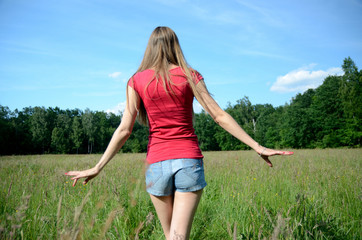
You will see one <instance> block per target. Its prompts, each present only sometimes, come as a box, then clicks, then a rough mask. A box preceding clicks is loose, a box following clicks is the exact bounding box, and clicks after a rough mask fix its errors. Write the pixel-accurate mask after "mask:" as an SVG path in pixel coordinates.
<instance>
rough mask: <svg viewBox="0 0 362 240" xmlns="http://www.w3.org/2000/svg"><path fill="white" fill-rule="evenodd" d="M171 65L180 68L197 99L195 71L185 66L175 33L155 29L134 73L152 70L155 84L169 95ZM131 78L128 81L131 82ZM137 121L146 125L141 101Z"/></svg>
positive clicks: (169, 29)
mask: <svg viewBox="0 0 362 240" xmlns="http://www.w3.org/2000/svg"><path fill="white" fill-rule="evenodd" d="M171 64H173V65H177V66H179V67H181V69H182V71H183V73H184V74H185V76H186V78H187V82H188V83H189V85H190V87H191V89H192V91H193V93H194V96H196V97H197V98H198V97H199V94H198V92H197V91H196V85H195V81H194V78H195V70H193V69H192V68H190V67H189V65H188V64H187V62H186V59H185V57H184V55H183V53H182V50H181V46H180V43H179V41H178V38H177V35H176V33H175V32H174V31H173V30H172V29H171V28H169V27H157V28H155V30H153V32H152V34H151V36H150V39H149V40H148V44H147V47H146V51H145V54H144V56H143V60H142V62H141V65H140V66H139V68H138V69H137V71H136V73H138V72H142V71H144V70H146V69H153V70H154V72H155V74H154V79H155V80H156V81H157V82H159V81H161V83H162V85H163V88H164V89H165V91H166V92H167V93H169V90H168V89H170V91H171V93H173V90H172V85H173V83H172V81H171V79H170V73H169V71H168V70H169V66H170V65H171ZM136 73H135V74H136ZM133 76H134V75H133ZM133 76H132V78H131V79H130V81H133ZM149 83H150V82H149ZM149 83H148V84H149ZM147 86H148V85H147ZM147 86H146V87H147ZM127 98H128V94H127ZM127 102H128V101H127ZM127 107H128V106H127ZM137 119H138V121H139V122H140V123H142V124H145V125H146V124H147V113H146V109H145V107H144V105H143V102H142V100H141V104H140V109H139V111H138V116H137Z"/></svg>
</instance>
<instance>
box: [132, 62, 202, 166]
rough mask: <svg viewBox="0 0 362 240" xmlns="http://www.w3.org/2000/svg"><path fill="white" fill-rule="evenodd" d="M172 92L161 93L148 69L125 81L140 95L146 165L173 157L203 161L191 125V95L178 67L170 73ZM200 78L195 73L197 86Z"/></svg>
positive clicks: (183, 75)
mask: <svg viewBox="0 0 362 240" xmlns="http://www.w3.org/2000/svg"><path fill="white" fill-rule="evenodd" d="M170 78H171V82H172V90H173V92H172V91H171V90H170V89H168V91H169V92H168V93H167V92H166V91H165V89H164V87H163V84H162V80H159V81H158V83H157V81H156V79H155V77H154V71H153V70H151V69H148V70H145V71H143V72H139V73H136V74H135V75H134V76H133V78H131V79H130V80H129V81H128V86H130V87H132V88H133V89H134V90H135V91H136V92H137V93H138V95H139V96H140V98H141V99H142V101H143V104H144V106H145V109H146V111H147V116H148V121H149V142H148V147H147V162H148V163H150V164H151V163H155V162H159V161H163V160H168V159H176V158H203V155H202V153H201V150H200V148H199V144H198V140H197V136H196V135H195V130H194V128H193V124H192V103H193V100H194V94H193V93H192V90H191V87H190V86H189V84H188V82H187V79H186V76H185V74H184V73H183V72H182V69H181V68H180V67H177V68H174V69H171V70H170ZM201 79H203V77H202V76H201V74H199V73H198V72H196V74H194V81H195V83H196V84H197V83H198V82H199V81H200V80H201Z"/></svg>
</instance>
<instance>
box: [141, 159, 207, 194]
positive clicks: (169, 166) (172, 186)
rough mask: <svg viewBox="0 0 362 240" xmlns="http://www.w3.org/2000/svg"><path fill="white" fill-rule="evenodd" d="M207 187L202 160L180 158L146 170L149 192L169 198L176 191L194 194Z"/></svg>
mask: <svg viewBox="0 0 362 240" xmlns="http://www.w3.org/2000/svg"><path fill="white" fill-rule="evenodd" d="M205 186H206V181H205V175H204V164H203V160H202V159H190V158H179V159H171V160H165V161H161V162H156V163H152V164H150V165H149V166H148V168H147V170H146V188H147V192H148V193H150V194H152V195H155V196H168V195H171V194H173V193H174V192H175V191H178V192H194V191H198V190H200V189H203V188H204V187H205Z"/></svg>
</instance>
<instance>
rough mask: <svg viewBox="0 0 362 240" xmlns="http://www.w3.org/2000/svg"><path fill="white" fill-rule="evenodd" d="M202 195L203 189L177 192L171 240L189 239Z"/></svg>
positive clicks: (174, 202)
mask: <svg viewBox="0 0 362 240" xmlns="http://www.w3.org/2000/svg"><path fill="white" fill-rule="evenodd" d="M201 195H202V189H201V190H199V191H196V192H177V191H176V192H175V197H174V201H173V212H172V221H171V229H170V239H171V240H187V239H189V237H190V231H191V226H192V221H193V219H194V215H195V212H196V209H197V206H198V204H199V201H200V198H201ZM166 236H167V235H166Z"/></svg>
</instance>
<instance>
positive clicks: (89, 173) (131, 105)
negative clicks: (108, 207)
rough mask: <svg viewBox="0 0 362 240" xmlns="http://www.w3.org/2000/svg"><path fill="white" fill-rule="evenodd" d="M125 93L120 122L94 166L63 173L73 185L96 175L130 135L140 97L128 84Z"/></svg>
mask: <svg viewBox="0 0 362 240" xmlns="http://www.w3.org/2000/svg"><path fill="white" fill-rule="evenodd" d="M127 94H128V98H127V104H126V109H125V111H124V113H123V117H122V121H121V124H120V125H119V126H118V128H117V129H116V130H115V132H114V133H113V136H112V139H111V141H110V142H109V144H108V147H107V149H106V151H105V152H104V154H103V156H102V157H101V159H100V160H99V162H98V163H97V164H96V166H94V167H93V168H90V169H88V170H84V171H70V172H67V173H65V175H68V176H71V177H72V178H71V179H72V180H74V182H73V187H74V186H75V184H76V183H77V181H78V179H80V178H85V180H84V182H83V184H86V183H87V182H89V180H91V179H93V178H94V177H96V176H97V175H98V174H99V173H100V171H101V170H102V169H103V168H104V167H105V166H106V164H107V163H108V162H109V161H110V160H111V159H112V158H113V157H114V155H116V154H117V152H118V151H119V150H120V149H121V147H122V146H123V145H124V143H125V142H126V140H127V139H128V138H129V136H130V135H131V132H132V129H133V125H134V122H135V120H136V116H137V109H139V105H140V98H139V95H138V94H137V92H136V91H135V90H134V89H133V88H132V87H130V86H128V91H127Z"/></svg>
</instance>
